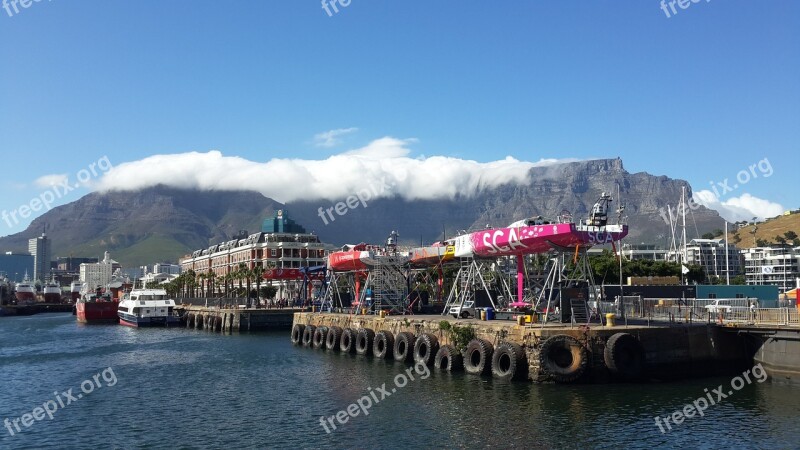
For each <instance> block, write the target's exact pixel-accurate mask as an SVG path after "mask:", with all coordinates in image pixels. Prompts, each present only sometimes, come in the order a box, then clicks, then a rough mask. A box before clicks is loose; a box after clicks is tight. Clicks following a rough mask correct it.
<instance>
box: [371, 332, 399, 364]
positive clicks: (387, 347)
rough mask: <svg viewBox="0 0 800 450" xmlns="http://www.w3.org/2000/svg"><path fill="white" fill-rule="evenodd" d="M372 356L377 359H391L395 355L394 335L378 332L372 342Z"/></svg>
mask: <svg viewBox="0 0 800 450" xmlns="http://www.w3.org/2000/svg"><path fill="white" fill-rule="evenodd" d="M372 354H373V355H374V356H375V357H376V358H380V359H390V358H391V357H392V355H393V354H394V335H393V334H392V333H390V332H388V331H378V332H377V333H376V334H375V339H374V340H373V341H372Z"/></svg>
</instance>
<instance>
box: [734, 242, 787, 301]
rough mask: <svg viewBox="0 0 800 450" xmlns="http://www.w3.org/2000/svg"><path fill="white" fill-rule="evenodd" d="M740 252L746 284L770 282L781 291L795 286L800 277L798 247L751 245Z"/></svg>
mask: <svg viewBox="0 0 800 450" xmlns="http://www.w3.org/2000/svg"><path fill="white" fill-rule="evenodd" d="M742 254H743V255H744V269H745V272H744V276H745V280H746V281H747V284H751V285H764V284H771V285H774V286H778V289H780V291H781V292H786V291H788V290H790V289H793V288H794V287H795V283H796V279H797V278H798V277H800V247H792V246H789V245H776V246H772V247H753V248H748V249H744V250H742Z"/></svg>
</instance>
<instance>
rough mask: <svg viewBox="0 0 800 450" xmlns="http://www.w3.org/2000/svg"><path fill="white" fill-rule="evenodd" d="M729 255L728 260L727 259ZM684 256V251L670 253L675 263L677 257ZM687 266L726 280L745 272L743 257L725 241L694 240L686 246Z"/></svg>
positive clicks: (734, 246) (685, 262)
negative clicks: (695, 266) (728, 276)
mask: <svg viewBox="0 0 800 450" xmlns="http://www.w3.org/2000/svg"><path fill="white" fill-rule="evenodd" d="M726 253H727V258H726ZM682 254H683V251H682V250H678V251H677V252H675V251H672V252H669V255H668V256H669V257H670V259H672V260H673V261H674V260H675V256H680V255H682ZM683 263H684V264H687V265H697V266H700V267H702V268H703V270H704V271H705V273H706V276H709V277H710V276H716V277H719V278H720V279H722V280H724V279H725V278H726V275H728V274H730V276H732V277H733V276H736V275H741V274H742V272H743V270H742V267H743V262H742V255H741V253H740V252H739V249H738V248H736V245H734V244H730V243H729V244H728V245H727V246H726V245H725V240H724V239H692V240H691V241H690V242H689V244H687V245H686V261H683Z"/></svg>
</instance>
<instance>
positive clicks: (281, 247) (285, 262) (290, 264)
mask: <svg viewBox="0 0 800 450" xmlns="http://www.w3.org/2000/svg"><path fill="white" fill-rule="evenodd" d="M276 230H277V231H276ZM325 248H326V246H325V244H323V243H322V242H320V240H319V237H317V236H316V235H314V234H311V233H307V232H306V230H305V228H303V227H302V226H300V225H297V224H296V223H294V221H292V220H291V219H289V218H288V217H287V215H286V213H285V212H284V211H277V213H276V214H275V216H274V217H273V218H271V219H267V220H265V221H264V225H263V227H262V231H261V232H259V233H254V234H250V235H248V236H247V237H245V238H243V239H232V240H229V241H227V242H222V243H219V244H215V245H212V246H210V247H208V248H207V249H202V250H196V251H194V252H193V253H192V254H191V255H187V256H186V257H184V258H182V259H181V260H180V267H181V270H182V271H183V272H186V271H188V270H193V271H194V272H195V273H197V274H202V273H208V272H209V271H211V272H213V273H214V276H215V277H216V278H217V279H219V278H220V277H223V276H225V275H227V274H229V273H232V272H234V271H236V270H237V268H238V267H239V265H240V264H244V265H245V266H246V267H247V268H248V269H253V268H255V267H263V268H264V269H273V268H274V269H295V270H291V271H281V274H282V275H281V276H277V275H276V277H275V282H277V283H278V288H279V294H278V295H279V296H286V295H292V294H293V293H295V292H296V289H297V288H299V281H300V278H299V270H297V269H300V268H302V267H309V266H319V265H324V264H325V263H326V261H325V257H326V250H325ZM286 274H292V276H291V277H287V276H286ZM220 285H221V283H219V282H216V283H215V286H216V288H215V291H216V292H217V293H219V292H220V289H221V287H220ZM287 290H288V292H287Z"/></svg>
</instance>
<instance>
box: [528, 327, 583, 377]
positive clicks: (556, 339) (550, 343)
mask: <svg viewBox="0 0 800 450" xmlns="http://www.w3.org/2000/svg"><path fill="white" fill-rule="evenodd" d="M588 366H589V352H587V351H586V348H585V347H584V346H583V345H581V343H580V342H578V340H577V339H575V338H574V337H572V336H567V335H566V334H557V335H555V336H551V337H549V338H547V340H545V341H544V342H543V343H542V346H541V347H540V348H539V370H541V371H542V373H543V374H545V375H547V376H548V377H550V378H551V379H552V380H553V381H555V382H556V383H572V382H574V381H576V380H578V379H579V378H580V377H581V376H583V374H584V373H586V369H587V367H588Z"/></svg>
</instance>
